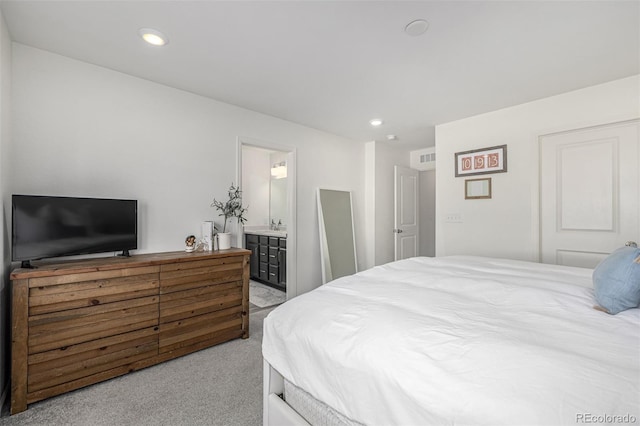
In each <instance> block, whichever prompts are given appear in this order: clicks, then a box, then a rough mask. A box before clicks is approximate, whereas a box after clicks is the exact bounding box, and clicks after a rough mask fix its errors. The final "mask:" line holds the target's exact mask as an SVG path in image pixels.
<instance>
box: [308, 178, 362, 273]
mask: <svg viewBox="0 0 640 426" xmlns="http://www.w3.org/2000/svg"><path fill="white" fill-rule="evenodd" d="M322 191H332V192H342V193H347V194H348V195H349V213H350V215H351V217H350V219H345V220H348V222H349V224H350V225H351V235H352V236H353V241H352V244H351V246H352V248H353V263H354V264H353V272H352V274H355V273H356V272H358V256H357V252H356V233H355V226H354V220H353V195H352V192H351V191H344V190H338V189H330V188H318V191H317V198H318V223H319V226H318V229H319V235H320V260H321V269H322V284H326V283H327V282H329V281H333V280H334V279H335V278H334V273H333V270H332V267H331V253H329V244H328V242H327V233H326V224H325V218H324V216H325V215H324V213H323V210H322V196H321V194H322ZM347 275H351V274H347ZM342 276H345V275H342ZM337 278H340V277H337Z"/></svg>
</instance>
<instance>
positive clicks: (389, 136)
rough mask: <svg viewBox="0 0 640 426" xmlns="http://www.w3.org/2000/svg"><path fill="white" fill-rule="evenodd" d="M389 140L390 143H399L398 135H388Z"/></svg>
mask: <svg viewBox="0 0 640 426" xmlns="http://www.w3.org/2000/svg"><path fill="white" fill-rule="evenodd" d="M387 140H389V141H397V140H398V137H397V136H396V135H387Z"/></svg>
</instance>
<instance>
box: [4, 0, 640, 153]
mask: <svg viewBox="0 0 640 426" xmlns="http://www.w3.org/2000/svg"><path fill="white" fill-rule="evenodd" d="M0 8H1V9H2V12H3V14H4V17H5V20H6V22H7V26H8V28H9V32H10V34H11V37H12V39H13V40H14V41H16V42H19V43H23V44H26V45H29V46H34V47H37V48H40V49H45V50H48V51H51V52H55V53H59V54H61V55H65V56H68V57H71V58H75V59H79V60H81V61H85V62H89V63H92V64H96V65H101V66H104V67H107V68H110V69H113V70H117V71H121V72H124V73H127V74H131V75H134V76H137V77H141V78H145V79H148V80H152V81H155V82H158V83H162V84H166V85H168V86H172V87H176V88H179V89H183V90H187V91H189V92H193V93H197V94H200V95H203V96H207V97H210V98H213V99H217V100H220V101H223V102H227V103H230V104H234V105H238V106H241V107H244V108H248V109H251V110H254V111H259V112H262V113H265V114H269V115H272V116H275V117H280V118H283V119H286V120H290V121H294V122H297V123H301V124H304V125H307V126H310V127H314V128H317V129H321V130H324V131H327V132H331V133H334V134H338V135H342V136H346V137H348V138H351V139H354V140H356V141H369V140H386V135H387V134H396V135H397V136H398V138H399V140H398V141H397V142H394V143H398V144H403V145H406V146H407V147H408V148H412V149H414V148H416V147H424V146H430V145H433V143H434V134H433V133H434V130H433V129H434V128H433V126H434V125H435V124H439V123H444V122H448V121H452V120H457V119H460V118H464V117H468V116H471V115H475V114H479V113H483V112H488V111H492V110H496V109H499V108H503V107H507V106H512V105H516V104H520V103H524V102H528V101H532V100H535V99H540V98H544V97H548V96H551V95H555V94H559V93H563V92H567V91H570V90H575V89H579V88H582V87H586V86H590V85H594V84H598V83H603V82H606V81H610V80H614V79H618V78H622V77H626V76H630V75H634V74H638V73H640V2H637V1H613V0H608V1H582V0H580V1H539V0H537V1H521V0H513V1H478V0H475V1H453V0H448V1H413V2H405V1H397V0H396V1H391V0H390V1H337V0H335V1H303V0H298V1H293V0H290V1H279V2H273V1H239V0H236V1H213V0H209V1H207V0H200V1H184V0H182V1H153V0H147V1H144V0H130V1H122V0H121V1H100V0H84V1H59V0H48V1H31V0H0ZM419 18H422V19H425V20H427V21H428V22H429V30H428V31H427V32H426V33H425V34H424V35H422V36H419V37H411V36H409V35H407V34H405V33H404V31H403V29H404V27H405V26H406V25H407V24H408V23H409V22H411V21H413V20H415V19H419ZM142 27H151V28H155V29H158V30H160V31H162V32H163V33H165V34H166V35H167V36H168V37H169V39H170V42H169V44H168V45H167V46H165V47H162V48H158V47H152V46H149V45H147V44H145V43H144V42H143V41H142V40H141V39H140V38H139V36H138V34H137V32H138V29H139V28H142ZM374 117H380V118H382V119H383V120H384V125H383V126H381V127H380V128H377V129H374V128H372V127H371V126H370V125H369V123H368V122H369V120H370V119H371V118H374Z"/></svg>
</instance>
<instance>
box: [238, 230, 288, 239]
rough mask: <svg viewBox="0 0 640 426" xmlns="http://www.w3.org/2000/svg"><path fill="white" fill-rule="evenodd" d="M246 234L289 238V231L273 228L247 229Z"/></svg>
mask: <svg viewBox="0 0 640 426" xmlns="http://www.w3.org/2000/svg"><path fill="white" fill-rule="evenodd" d="M244 233H245V234H253V235H264V236H267V237H279V238H287V231H274V230H271V229H245V230H244Z"/></svg>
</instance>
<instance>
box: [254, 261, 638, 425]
mask: <svg viewBox="0 0 640 426" xmlns="http://www.w3.org/2000/svg"><path fill="white" fill-rule="evenodd" d="M593 306H594V295H593V288H592V270H590V269H583V268H572V267H563V266H557V265H545V264H539V263H531V262H524V261H515V260H505V259H493V258H482V257H472V256H450V257H440V258H422V257H419V258H412V259H406V260H402V261H398V262H392V263H389V264H387V265H383V266H378V267H375V268H372V269H369V270H367V271H364V272H360V273H358V274H355V275H352V276H348V277H343V278H341V279H338V280H335V281H332V282H330V283H328V284H325V285H323V286H321V287H319V288H317V289H316V290H314V291H312V292H309V293H307V294H304V295H301V296H299V297H296V298H294V299H292V300H290V301H288V302H286V303H285V304H283V305H281V306H280V307H278V308H276V309H275V310H274V311H272V312H271V313H270V314H269V315H268V317H267V318H266V319H265V321H264V337H263V357H264V424H271V425H278V426H280V425H283V424H301V425H304V424H316V425H319V424H331V425H339V424H342V425H344V424H354V425H357V424H366V425H440V424H460V425H467V424H469V425H471V424H474V425H475V424H487V425H513V424H519V425H520V424H535V425H541V424H548V425H557V424H573V425H575V424H580V423H594V422H596V423H624V420H625V419H626V420H627V423H629V422H632V421H634V419H635V422H637V421H638V419H640V413H639V408H638V407H639V404H638V403H639V401H640V310H639V309H629V310H626V311H624V312H621V313H619V314H617V315H609V314H606V313H604V312H601V311H598V310H596V309H593ZM285 388H286V391H285ZM292 406H293V407H292ZM309 406H310V407H309ZM314 412H315V413H316V414H313V413H314ZM300 413H303V414H302V415H300ZM309 413H311V414H309ZM318 413H319V414H318ZM625 416H626V417H625Z"/></svg>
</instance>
